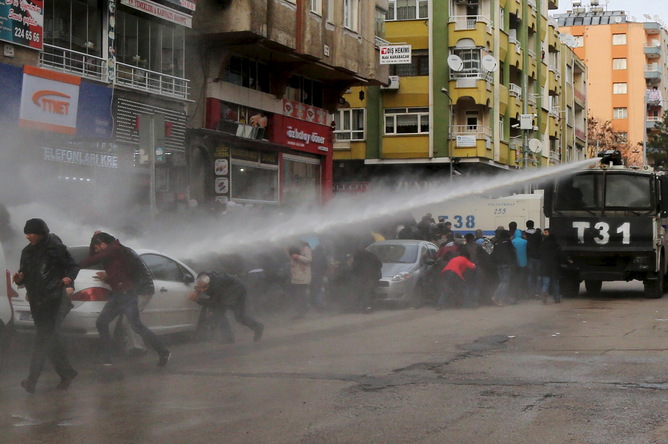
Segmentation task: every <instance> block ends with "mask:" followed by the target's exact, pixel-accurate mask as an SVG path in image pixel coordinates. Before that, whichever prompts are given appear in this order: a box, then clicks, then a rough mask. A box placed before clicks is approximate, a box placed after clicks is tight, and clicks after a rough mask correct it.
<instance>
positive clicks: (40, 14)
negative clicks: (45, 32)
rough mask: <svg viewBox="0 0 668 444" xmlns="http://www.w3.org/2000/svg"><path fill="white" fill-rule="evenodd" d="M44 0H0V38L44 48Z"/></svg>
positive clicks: (17, 43) (30, 46)
mask: <svg viewBox="0 0 668 444" xmlns="http://www.w3.org/2000/svg"><path fill="white" fill-rule="evenodd" d="M43 6H44V1H43V0H2V1H0V40H4V41H6V42H10V43H14V44H16V45H21V46H27V47H29V48H34V49H42V28H43V26H44V9H43Z"/></svg>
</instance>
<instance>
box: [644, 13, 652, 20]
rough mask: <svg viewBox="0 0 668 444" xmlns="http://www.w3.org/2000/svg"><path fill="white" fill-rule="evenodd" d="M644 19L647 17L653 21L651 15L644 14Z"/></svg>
mask: <svg viewBox="0 0 668 444" xmlns="http://www.w3.org/2000/svg"><path fill="white" fill-rule="evenodd" d="M643 17H645V18H646V19H647V20H652V16H651V15H649V14H643Z"/></svg>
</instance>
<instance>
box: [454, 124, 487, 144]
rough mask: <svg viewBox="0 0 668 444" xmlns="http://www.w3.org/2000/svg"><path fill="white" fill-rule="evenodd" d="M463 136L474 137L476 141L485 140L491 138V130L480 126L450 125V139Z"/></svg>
mask: <svg viewBox="0 0 668 444" xmlns="http://www.w3.org/2000/svg"><path fill="white" fill-rule="evenodd" d="M464 135H467V136H470V135H475V138H476V139H478V140H487V139H489V138H491V137H492V128H490V127H488V126H482V125H452V126H451V127H450V138H451V139H455V138H456V137H457V136H464Z"/></svg>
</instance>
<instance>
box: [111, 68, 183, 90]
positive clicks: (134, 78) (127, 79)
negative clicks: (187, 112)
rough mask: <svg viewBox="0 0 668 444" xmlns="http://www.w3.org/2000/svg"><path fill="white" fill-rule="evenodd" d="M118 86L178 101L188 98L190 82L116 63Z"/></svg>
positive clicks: (116, 81)
mask: <svg viewBox="0 0 668 444" xmlns="http://www.w3.org/2000/svg"><path fill="white" fill-rule="evenodd" d="M115 83H116V84H117V85H122V86H126V87H128V88H132V89H137V90H140V91H146V92H150V93H155V94H160V95H163V96H168V97H175V98H178V99H187V98H188V88H189V81H188V79H184V78H182V77H175V76H171V75H168V74H162V73H159V72H155V71H150V70H148V69H144V68H140V67H137V66H132V65H126V64H125V63H118V62H117V63H116V80H115Z"/></svg>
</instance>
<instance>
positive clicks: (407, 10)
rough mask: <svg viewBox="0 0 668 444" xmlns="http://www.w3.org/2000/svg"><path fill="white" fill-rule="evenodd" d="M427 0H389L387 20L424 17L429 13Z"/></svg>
mask: <svg viewBox="0 0 668 444" xmlns="http://www.w3.org/2000/svg"><path fill="white" fill-rule="evenodd" d="M428 5H429V3H428V1H427V0H390V1H389V2H388V4H387V20H413V19H426V18H428V15H429V8H428Z"/></svg>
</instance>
